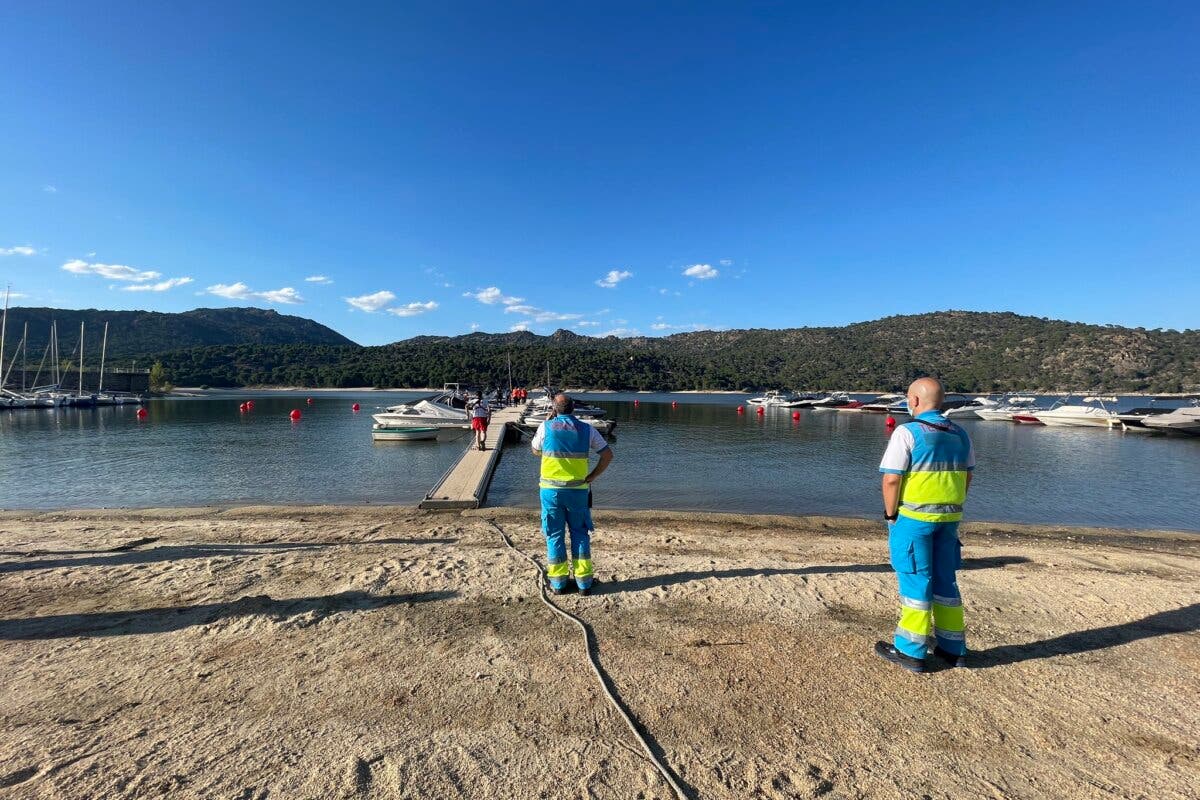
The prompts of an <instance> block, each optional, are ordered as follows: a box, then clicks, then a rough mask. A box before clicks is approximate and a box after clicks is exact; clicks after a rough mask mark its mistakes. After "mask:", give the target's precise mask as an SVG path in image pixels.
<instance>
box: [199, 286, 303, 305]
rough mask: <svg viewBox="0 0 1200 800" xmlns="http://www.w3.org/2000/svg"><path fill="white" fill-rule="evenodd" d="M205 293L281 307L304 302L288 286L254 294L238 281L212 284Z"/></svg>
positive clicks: (297, 293) (227, 298)
mask: <svg viewBox="0 0 1200 800" xmlns="http://www.w3.org/2000/svg"><path fill="white" fill-rule="evenodd" d="M205 291H206V292H208V293H209V294H211V295H216V296H217V297H224V298H225V299H226V300H266V301H267V302H268V303H278V304H281V305H296V304H298V303H303V302H304V298H303V297H301V296H300V293H299V292H297V291H296V290H295V289H293V288H291V287H290V286H285V287H284V288H282V289H272V290H270V291H266V292H255V291H252V290H251V289H250V287H249V286H247V285H246V284H244V283H242V282H241V281H238V282H237V283H218V284H214V285H212V286H209V287H208V288H207V289H206V290H205Z"/></svg>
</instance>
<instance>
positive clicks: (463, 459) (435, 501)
mask: <svg viewBox="0 0 1200 800" xmlns="http://www.w3.org/2000/svg"><path fill="white" fill-rule="evenodd" d="M524 413H525V405H524V404H520V405H513V406H507V407H505V408H502V409H500V410H499V411H495V412H493V413H492V421H491V423H490V424H489V425H488V430H487V440H486V445H487V449H486V450H483V451H480V450H476V449H475V432H474V431H472V432H471V437H470V441H469V443H468V444H467V448H466V450H464V451H463V454H462V455H461V456H459V457H458V460H457V461H455V462H454V464H453V466H451V467H450V469H448V470H447V471H446V474H445V475H443V476H442V478H441V480H439V481H438V482H437V484H436V485H435V486H434V487H433V488H432V489H430V490H429V494H427V495H425V499H424V500H422V501H421V503H420V505H419V506H418V508H428V509H440V510H443V511H454V510H460V509H464V508H479V507H480V506H481V505H483V501H484V500H485V499H486V498H487V490H488V486H489V485H491V482H492V474H493V473H494V472H495V471H496V464H497V463H498V462H499V461H500V452H501V451H502V450H503V449H504V443H505V441H506V440H507V439H508V431H509V428H514V427H515V426H516V423H517V422H518V421H519V420H520V419H521V415H522V414H524Z"/></svg>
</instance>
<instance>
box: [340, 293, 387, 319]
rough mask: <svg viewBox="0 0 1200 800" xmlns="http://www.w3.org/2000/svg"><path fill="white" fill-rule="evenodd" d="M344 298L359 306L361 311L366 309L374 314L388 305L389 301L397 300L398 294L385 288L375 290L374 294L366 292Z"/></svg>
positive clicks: (356, 306)
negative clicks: (378, 290)
mask: <svg viewBox="0 0 1200 800" xmlns="http://www.w3.org/2000/svg"><path fill="white" fill-rule="evenodd" d="M342 299H343V300H345V301H346V302H347V303H349V304H350V305H352V306H354V307H355V308H357V309H358V310H359V311H365V312H367V313H368V314H373V313H375V312H376V311H378V310H379V309H381V308H383V307H384V306H386V305H387V304H388V303H390V302H392V301H393V300H395V299H396V295H394V294H392V293H391V292H389V291H387V290H384V291H380V292H375V293H374V294H364V295H359V296H358V297H344V298H342Z"/></svg>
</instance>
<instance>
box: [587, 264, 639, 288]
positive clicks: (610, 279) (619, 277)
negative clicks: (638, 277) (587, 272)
mask: <svg viewBox="0 0 1200 800" xmlns="http://www.w3.org/2000/svg"><path fill="white" fill-rule="evenodd" d="M632 277H633V273H632V272H630V271H628V270H615V269H610V270H609V271H608V274H607V275H605V276H604V277H603V278H601V279H600V280H598V281H596V285H597V286H599V287H601V288H602V289H615V288H617V284H618V283H620V282H621V281H623V280H625V279H626V278H632Z"/></svg>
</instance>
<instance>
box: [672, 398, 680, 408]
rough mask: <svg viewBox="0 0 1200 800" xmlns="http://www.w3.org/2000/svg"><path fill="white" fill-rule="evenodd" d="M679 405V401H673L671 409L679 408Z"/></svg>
mask: <svg viewBox="0 0 1200 800" xmlns="http://www.w3.org/2000/svg"><path fill="white" fill-rule="evenodd" d="M678 405H679V401H677V400H672V401H671V408H675V407H676V406H678Z"/></svg>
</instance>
